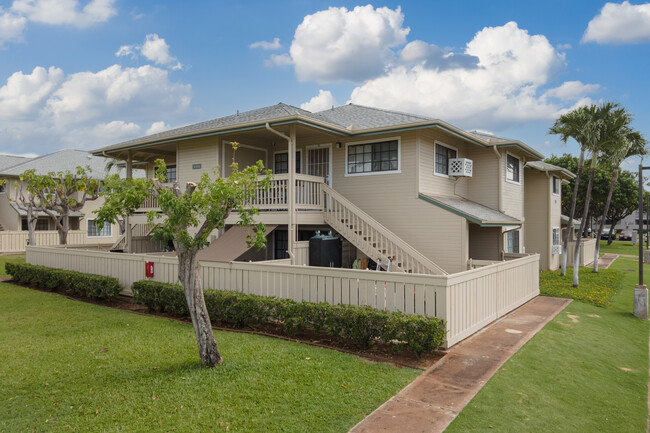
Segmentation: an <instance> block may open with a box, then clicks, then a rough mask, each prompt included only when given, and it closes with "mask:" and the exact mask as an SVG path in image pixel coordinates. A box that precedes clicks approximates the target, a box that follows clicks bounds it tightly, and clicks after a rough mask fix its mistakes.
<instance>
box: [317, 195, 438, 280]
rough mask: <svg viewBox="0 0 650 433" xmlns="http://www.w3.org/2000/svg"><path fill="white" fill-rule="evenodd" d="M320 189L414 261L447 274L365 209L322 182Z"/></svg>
mask: <svg viewBox="0 0 650 433" xmlns="http://www.w3.org/2000/svg"><path fill="white" fill-rule="evenodd" d="M321 188H322V191H323V192H324V193H325V194H329V195H330V196H331V197H332V198H333V199H334V200H336V201H338V202H339V203H341V204H342V205H343V206H345V207H347V208H348V209H349V210H351V211H352V212H353V213H355V214H357V215H358V216H359V217H360V218H361V219H362V220H365V222H366V223H368V224H370V225H371V226H373V227H374V228H375V229H376V230H378V231H379V232H381V234H382V235H383V236H385V237H386V238H387V239H388V240H389V241H390V242H392V243H394V244H395V245H396V246H397V247H398V248H400V249H402V250H403V251H404V252H405V253H406V254H409V255H410V256H411V257H412V258H413V259H415V260H416V261H418V262H420V263H421V264H422V265H423V266H424V267H425V268H427V269H429V270H430V271H431V272H433V273H435V274H441V275H447V274H448V273H447V271H445V270H444V269H442V268H441V267H440V266H438V265H436V264H435V263H434V262H432V261H431V260H429V259H428V258H427V257H426V256H424V255H423V254H422V253H420V252H419V251H418V250H416V249H415V248H413V247H412V246H411V245H409V244H408V243H407V242H406V241H404V240H403V239H402V238H400V237H399V236H397V235H396V234H395V233H393V232H392V231H391V230H389V229H388V228H386V227H384V225H382V224H381V223H380V222H379V221H377V220H376V219H374V218H373V217H371V216H370V215H368V214H367V213H366V212H365V211H363V210H362V209H360V208H359V207H358V206H357V205H355V204H354V203H352V202H351V201H350V200H348V199H347V198H345V197H344V196H343V195H341V194H340V193H338V192H337V191H335V190H334V189H332V188H331V187H330V186H329V185H327V184H325V183H323V184H322V185H321ZM327 202H328V200H327V198H325V200H324V202H323V204H324V206H327ZM327 214H328V212H327V209H323V215H324V216H325V218H327V216H328V215H327Z"/></svg>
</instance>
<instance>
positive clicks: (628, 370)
mask: <svg viewBox="0 0 650 433" xmlns="http://www.w3.org/2000/svg"><path fill="white" fill-rule="evenodd" d="M619 368H620V369H621V370H623V371H627V372H633V371H634V370H633V369H631V368H627V367H619Z"/></svg>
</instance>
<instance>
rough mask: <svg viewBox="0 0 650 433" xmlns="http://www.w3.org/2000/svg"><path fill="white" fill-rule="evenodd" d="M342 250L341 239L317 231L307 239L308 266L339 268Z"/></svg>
mask: <svg viewBox="0 0 650 433" xmlns="http://www.w3.org/2000/svg"><path fill="white" fill-rule="evenodd" d="M342 251H343V250H342V243H341V239H339V238H336V237H334V236H332V234H331V233H330V234H329V235H325V236H323V235H321V234H320V233H319V232H317V233H316V234H315V235H314V236H313V237H311V239H309V266H320V267H325V268H340V267H341V259H342V255H343V254H342Z"/></svg>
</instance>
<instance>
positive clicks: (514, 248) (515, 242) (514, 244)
mask: <svg viewBox="0 0 650 433" xmlns="http://www.w3.org/2000/svg"><path fill="white" fill-rule="evenodd" d="M506 253H515V254H518V253H519V230H514V231H511V232H507V233H506Z"/></svg>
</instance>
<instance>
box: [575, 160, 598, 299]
mask: <svg viewBox="0 0 650 433" xmlns="http://www.w3.org/2000/svg"><path fill="white" fill-rule="evenodd" d="M595 161H596V155H593V157H592V163H591V168H589V183H587V195H586V197H585V208H584V210H583V211H582V221H580V230H579V231H578V233H579V236H582V233H583V232H584V231H585V225H586V224H587V214H588V213H589V202H590V201H591V188H592V187H593V184H594V174H595V173H596V164H595ZM581 244H582V237H580V238H579V239H576V249H575V253H574V254H573V287H578V286H579V285H580V281H579V271H580V265H579V264H578V261H579V259H580V245H581Z"/></svg>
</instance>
